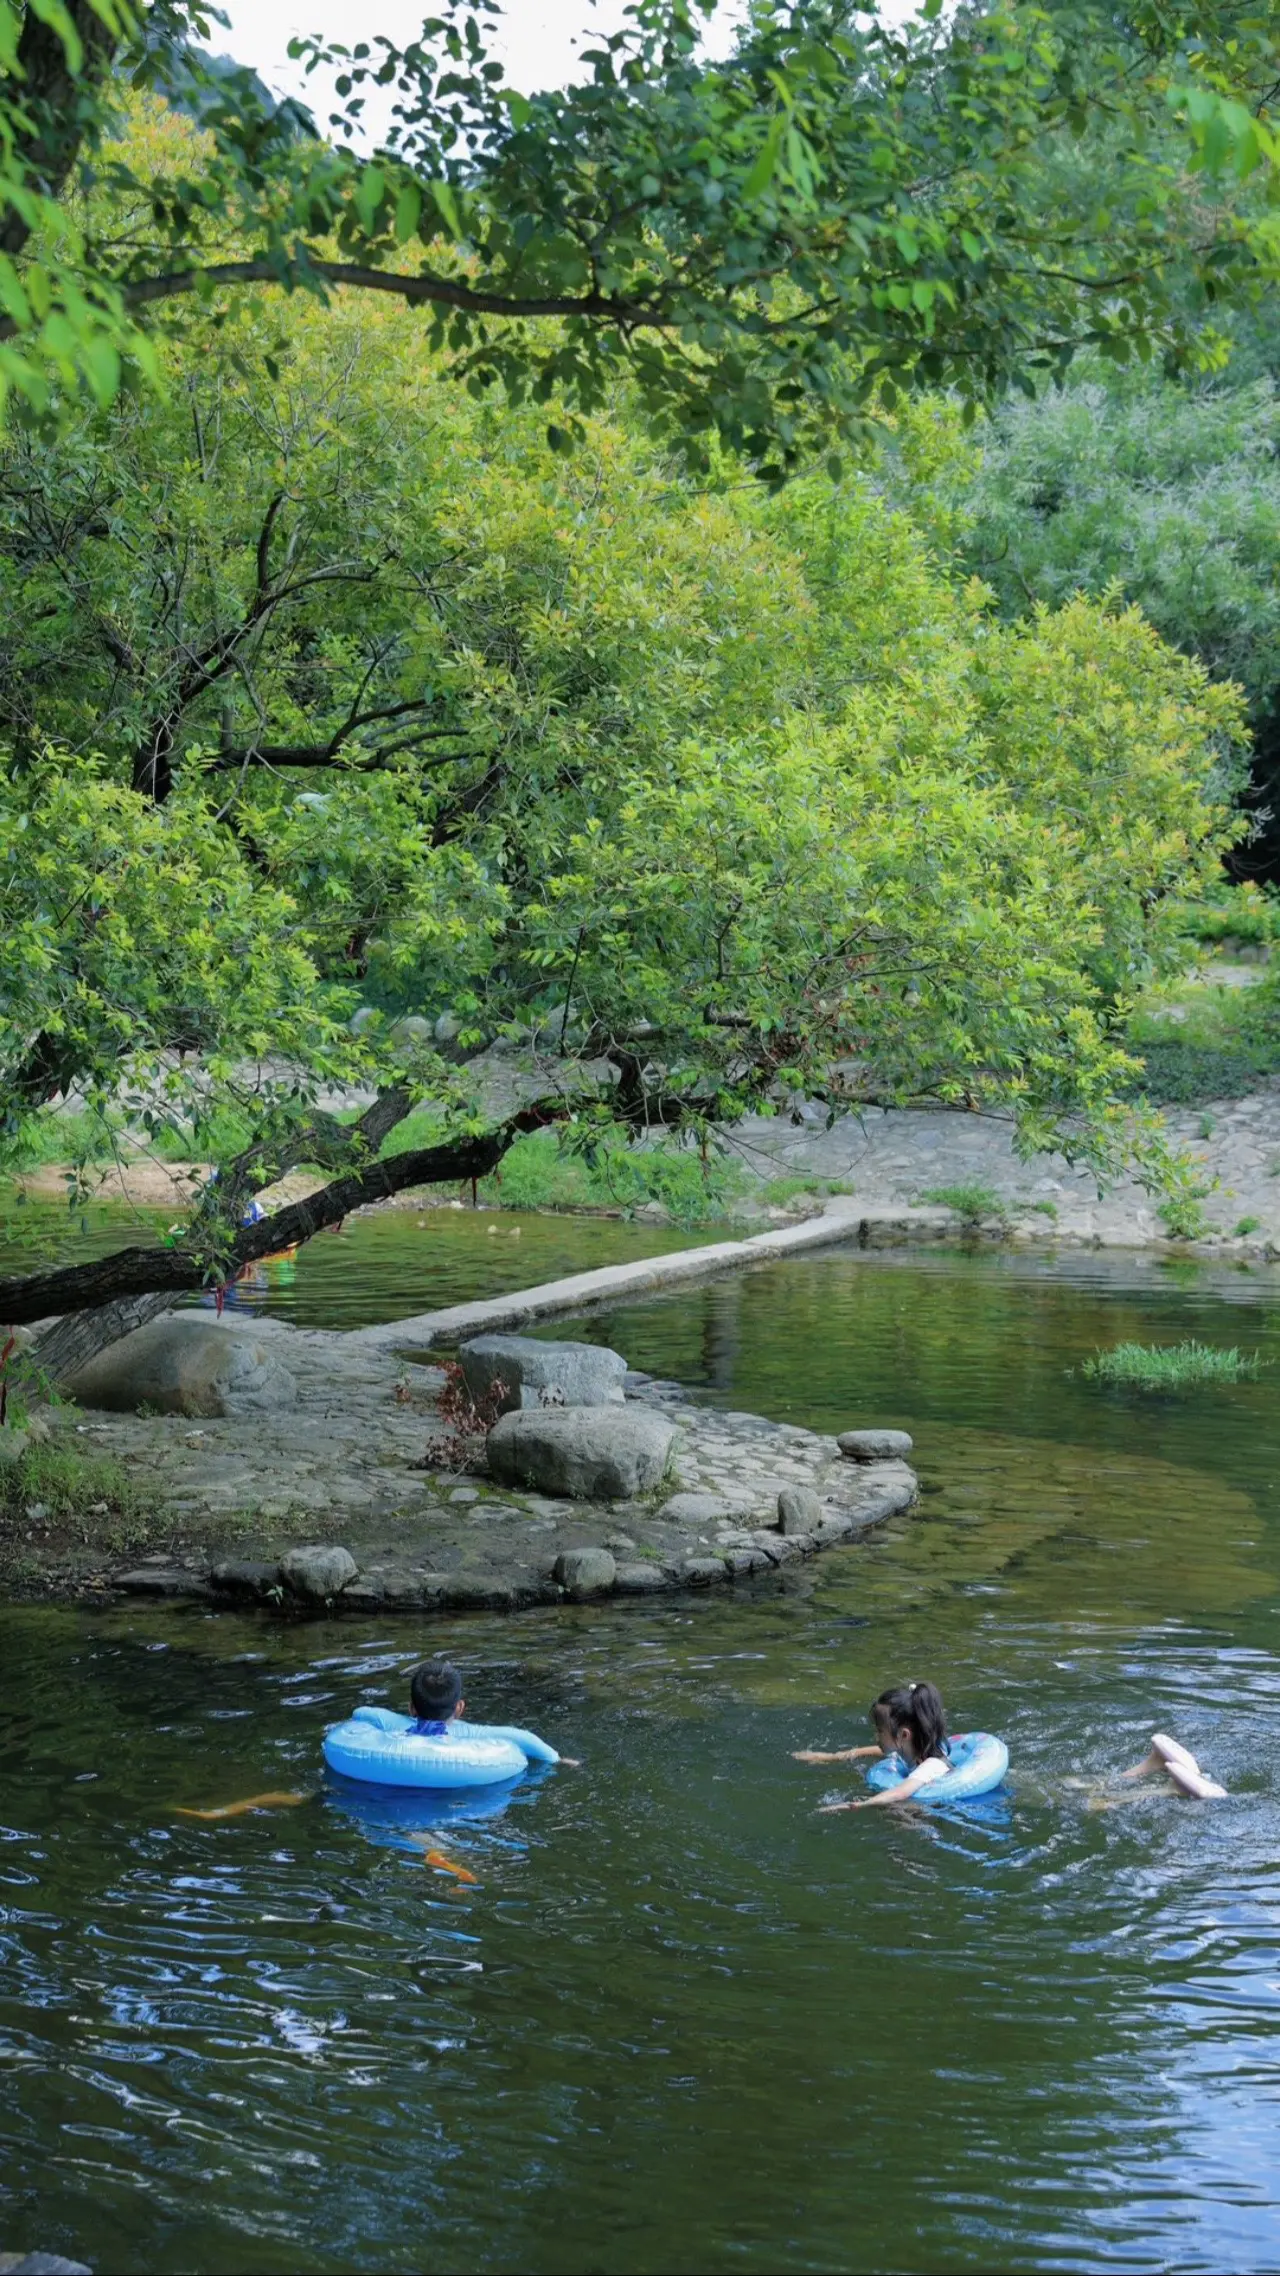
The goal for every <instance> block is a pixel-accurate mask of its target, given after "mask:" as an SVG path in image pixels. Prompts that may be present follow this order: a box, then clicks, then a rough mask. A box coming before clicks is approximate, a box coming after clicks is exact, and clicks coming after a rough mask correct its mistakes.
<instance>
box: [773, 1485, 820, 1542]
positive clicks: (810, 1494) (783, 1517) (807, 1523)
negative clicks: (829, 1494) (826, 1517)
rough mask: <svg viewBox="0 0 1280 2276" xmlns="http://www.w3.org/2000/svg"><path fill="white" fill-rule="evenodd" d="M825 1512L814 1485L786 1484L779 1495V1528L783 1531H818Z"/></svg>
mask: <svg viewBox="0 0 1280 2276" xmlns="http://www.w3.org/2000/svg"><path fill="white" fill-rule="evenodd" d="M823 1514H824V1512H823V1508H822V1504H821V1502H820V1501H819V1499H818V1497H817V1495H816V1494H815V1492H814V1490H813V1488H812V1486H784V1487H783V1489H782V1492H781V1493H780V1494H779V1496H778V1529H779V1531H780V1532H782V1533H788V1534H791V1533H816V1532H817V1531H818V1528H819V1526H820V1525H821V1523H822V1519H823Z"/></svg>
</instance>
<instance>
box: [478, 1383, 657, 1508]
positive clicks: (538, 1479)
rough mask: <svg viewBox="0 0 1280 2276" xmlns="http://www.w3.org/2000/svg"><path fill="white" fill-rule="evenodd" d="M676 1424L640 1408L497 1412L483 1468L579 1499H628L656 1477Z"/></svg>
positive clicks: (509, 1481)
mask: <svg viewBox="0 0 1280 2276" xmlns="http://www.w3.org/2000/svg"><path fill="white" fill-rule="evenodd" d="M675 1435H676V1432H675V1424H674V1423H670V1422H668V1421H667V1420H666V1418H665V1416H663V1415H655V1414H651V1413H649V1412H647V1411H646V1410H645V1409H644V1408H641V1407H613V1406H608V1407H541V1408H536V1409H531V1408H525V1409H524V1410H523V1411H519V1410H518V1411H517V1412H515V1413H513V1414H506V1415H503V1417H502V1419H501V1421H499V1422H497V1423H495V1424H494V1426H493V1429H492V1430H491V1431H490V1433H489V1439H488V1455H489V1468H490V1470H491V1471H492V1473H493V1475H494V1477H495V1478H497V1479H498V1480H499V1482H500V1483H501V1484H503V1485H507V1486H530V1487H532V1488H534V1490H535V1491H538V1492H542V1493H548V1494H570V1495H572V1496H573V1497H574V1498H575V1499H576V1500H579V1501H629V1500H630V1499H631V1497H632V1495H633V1494H644V1493H650V1492H652V1490H653V1488H654V1487H655V1486H659V1485H661V1483H662V1480H663V1477H664V1475H665V1473H666V1468H667V1461H668V1458H669V1456H670V1453H671V1446H672V1441H673V1440H674V1438H675Z"/></svg>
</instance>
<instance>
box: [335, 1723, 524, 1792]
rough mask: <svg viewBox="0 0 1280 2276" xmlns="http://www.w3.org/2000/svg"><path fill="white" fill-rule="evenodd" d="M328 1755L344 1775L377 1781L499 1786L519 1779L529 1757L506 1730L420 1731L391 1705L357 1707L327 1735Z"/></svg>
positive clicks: (380, 1783)
mask: <svg viewBox="0 0 1280 2276" xmlns="http://www.w3.org/2000/svg"><path fill="white" fill-rule="evenodd" d="M324 1759H325V1761H326V1762H327V1763H328V1765H329V1768H330V1770H336V1771H338V1772H339V1774H340V1775H341V1776H342V1777H343V1778H362V1779H364V1781H365V1782H366V1784H369V1785H373V1786H428V1787H434V1788H435V1789H436V1790H437V1791H441V1790H446V1791H447V1790H448V1789H449V1788H451V1787H456V1786H497V1785H498V1784H500V1783H501V1781H502V1780H504V1779H511V1778H519V1777H521V1776H522V1775H523V1773H524V1772H525V1771H526V1770H527V1768H528V1757H527V1755H526V1754H525V1752H524V1749H523V1748H522V1747H518V1746H517V1745H516V1743H515V1740H514V1739H510V1738H507V1737H506V1735H505V1734H504V1733H503V1732H501V1731H493V1732H491V1733H489V1734H487V1735H485V1736H481V1735H480V1734H479V1733H477V1732H475V1731H473V1730H469V1729H464V1730H462V1731H446V1732H444V1733H443V1734H442V1735H441V1736H440V1737H439V1738H430V1737H427V1736H425V1735H423V1734H422V1733H419V1732H416V1731H415V1730H414V1727H413V1722H412V1719H411V1717H410V1716H408V1715H397V1714H394V1713H393V1712H392V1710H391V1708H389V1707H357V1709H356V1711H355V1713H354V1715H353V1716H352V1717H351V1718H350V1721H349V1722H346V1723H335V1724H334V1725H333V1727H332V1729H331V1730H328V1731H326V1732H325V1735H324Z"/></svg>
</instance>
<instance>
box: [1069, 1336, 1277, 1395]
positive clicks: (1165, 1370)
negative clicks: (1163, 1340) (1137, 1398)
mask: <svg viewBox="0 0 1280 2276" xmlns="http://www.w3.org/2000/svg"><path fill="white" fill-rule="evenodd" d="M1261 1365H1262V1361H1261V1360H1260V1359H1259V1358H1258V1356H1257V1354H1256V1353H1254V1354H1253V1355H1249V1354H1246V1353H1244V1352H1241V1351H1238V1350H1237V1349H1236V1347H1235V1345H1234V1344H1232V1345H1230V1346H1229V1347H1227V1348H1225V1349H1219V1348H1218V1347H1217V1346H1215V1345H1213V1344H1205V1343H1196V1342H1195V1341H1194V1339H1193V1340H1192V1341H1191V1342H1189V1343H1175V1344H1145V1343H1118V1344H1116V1345H1114V1347H1113V1348H1112V1349H1111V1350H1110V1351H1096V1352H1095V1353H1094V1355H1093V1357H1092V1359H1086V1361H1085V1363H1084V1365H1083V1367H1082V1368H1081V1370H1080V1372H1081V1374H1082V1375H1083V1376H1084V1377H1085V1378H1086V1380H1087V1381H1088V1382H1090V1383H1109V1384H1114V1385H1119V1386H1121V1387H1123V1388H1124V1389H1126V1390H1132V1391H1160V1392H1178V1391H1190V1390H1192V1389H1194V1387H1195V1386H1196V1385H1197V1384H1199V1383H1243V1382H1246V1381H1248V1380H1249V1379H1250V1378H1252V1377H1253V1376H1255V1375H1256V1374H1257V1373H1258V1370H1259V1368H1260V1367H1261Z"/></svg>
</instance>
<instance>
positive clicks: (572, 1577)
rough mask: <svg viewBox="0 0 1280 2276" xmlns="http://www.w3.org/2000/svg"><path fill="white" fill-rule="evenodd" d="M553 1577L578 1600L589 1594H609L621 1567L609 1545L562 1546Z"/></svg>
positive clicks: (569, 1594) (569, 1595)
mask: <svg viewBox="0 0 1280 2276" xmlns="http://www.w3.org/2000/svg"><path fill="white" fill-rule="evenodd" d="M553 1577H554V1579H555V1580H557V1581H558V1582H559V1584H560V1587H561V1588H562V1589H563V1590H564V1593H565V1595H566V1596H568V1597H572V1598H573V1600H574V1602H575V1603H578V1602H580V1601H581V1599H582V1598H583V1597H587V1596H607V1595H608V1592H609V1590H610V1589H611V1588H612V1587H613V1584H614V1582H615V1581H616V1579H617V1577H618V1567H617V1565H616V1563H615V1561H614V1559H613V1557H612V1556H611V1555H610V1552H609V1551H608V1550H607V1549H562V1550H561V1552H560V1555H559V1556H558V1557H557V1558H556V1561H555V1568H554V1574H553Z"/></svg>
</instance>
